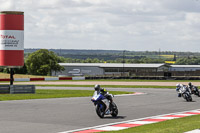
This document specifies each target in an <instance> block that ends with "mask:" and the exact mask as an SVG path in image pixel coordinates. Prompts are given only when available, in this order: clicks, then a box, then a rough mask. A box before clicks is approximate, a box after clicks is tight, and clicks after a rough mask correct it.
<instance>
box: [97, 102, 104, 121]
mask: <svg viewBox="0 0 200 133" xmlns="http://www.w3.org/2000/svg"><path fill="white" fill-rule="evenodd" d="M96 113H97V115H98V116H99V117H100V118H103V117H104V114H105V113H104V109H103V107H100V105H98V104H97V105H96Z"/></svg>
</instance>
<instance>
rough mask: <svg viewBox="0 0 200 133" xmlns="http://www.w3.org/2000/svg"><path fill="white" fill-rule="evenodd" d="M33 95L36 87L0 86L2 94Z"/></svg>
mask: <svg viewBox="0 0 200 133" xmlns="http://www.w3.org/2000/svg"><path fill="white" fill-rule="evenodd" d="M9 93H10V94H32V93H35V85H0V94H9Z"/></svg>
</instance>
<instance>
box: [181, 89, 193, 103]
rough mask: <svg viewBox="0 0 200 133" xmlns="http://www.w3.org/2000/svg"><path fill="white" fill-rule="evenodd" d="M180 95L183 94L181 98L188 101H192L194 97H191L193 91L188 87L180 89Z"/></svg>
mask: <svg viewBox="0 0 200 133" xmlns="http://www.w3.org/2000/svg"><path fill="white" fill-rule="evenodd" d="M179 91H180V93H181V96H182V97H183V98H184V99H185V100H186V101H187V102H189V101H192V96H191V94H192V93H191V91H190V89H189V88H188V87H187V86H183V87H181V88H180V90H179Z"/></svg>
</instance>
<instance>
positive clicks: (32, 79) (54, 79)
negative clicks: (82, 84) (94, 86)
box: [0, 77, 86, 81]
mask: <svg viewBox="0 0 200 133" xmlns="http://www.w3.org/2000/svg"><path fill="white" fill-rule="evenodd" d="M85 79H86V78H85V77H50V78H15V79H14V81H56V80H85ZM0 81H10V79H0Z"/></svg>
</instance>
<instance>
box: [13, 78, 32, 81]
mask: <svg viewBox="0 0 200 133" xmlns="http://www.w3.org/2000/svg"><path fill="white" fill-rule="evenodd" d="M14 81H30V78H16V79H14Z"/></svg>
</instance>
